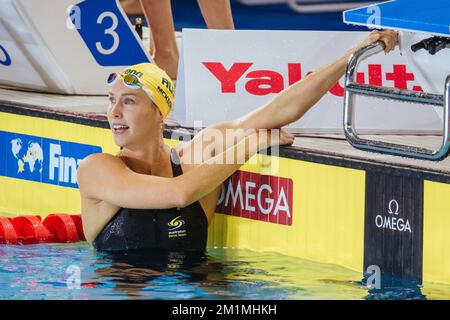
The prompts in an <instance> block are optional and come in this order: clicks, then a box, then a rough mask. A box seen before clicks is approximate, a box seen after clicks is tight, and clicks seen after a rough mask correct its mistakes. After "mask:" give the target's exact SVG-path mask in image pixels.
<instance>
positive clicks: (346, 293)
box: [0, 243, 450, 300]
mask: <svg viewBox="0 0 450 320" xmlns="http://www.w3.org/2000/svg"><path fill="white" fill-rule="evenodd" d="M404 298H406V299H450V286H446V285H434V284H425V285H423V286H416V285H411V286H405V285H403V286H401V287H392V288H389V289H385V290H376V291H370V292H369V290H368V288H367V287H366V286H365V285H364V284H363V282H362V275H361V274H360V273H358V272H354V271H351V270H348V269H345V268H342V267H339V266H334V265H328V264H321V263H316V262H311V261H307V260H302V259H298V258H293V257H288V256H284V255H280V254H277V253H259V252H253V251H249V250H242V249H223V248H221V249H215V248H210V249H208V251H207V254H206V256H202V257H197V256H194V257H184V256H179V255H172V256H166V255H161V256H156V257H155V256H152V257H147V256H146V257H142V256H139V257H136V256H117V255H116V256H113V255H107V254H103V253H98V252H95V251H94V250H93V249H92V248H91V247H90V246H89V245H88V244H86V243H78V244H39V245H27V246H4V245H3V246H0V299H3V300H4V299H276V300H278V299H404Z"/></svg>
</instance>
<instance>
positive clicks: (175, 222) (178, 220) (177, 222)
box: [167, 216, 186, 231]
mask: <svg viewBox="0 0 450 320" xmlns="http://www.w3.org/2000/svg"><path fill="white" fill-rule="evenodd" d="M185 223H186V222H184V220H183V219H181V216H178V217H176V218H174V219H172V220H171V221H170V222H169V223H168V224H167V225H168V226H169V227H172V228H171V229H169V231H173V230H177V229H178V228H181V227H182V226H184V224H185Z"/></svg>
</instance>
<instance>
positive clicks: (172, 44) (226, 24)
mask: <svg viewBox="0 0 450 320" xmlns="http://www.w3.org/2000/svg"><path fill="white" fill-rule="evenodd" d="M133 2H136V0H122V3H123V5H125V4H127V3H128V5H130V8H131V5H134V4H133ZM140 2H141V5H142V9H143V11H144V14H145V17H146V19H147V21H148V24H149V27H150V30H151V33H152V37H151V40H152V43H151V44H150V54H151V55H152V56H153V59H154V60H155V63H156V64H157V65H158V66H159V67H160V68H162V69H164V70H165V71H166V72H167V74H168V75H169V76H170V77H171V78H172V79H174V80H175V79H176V78H177V72H178V59H179V52H178V47H177V43H176V38H175V26H174V22H173V15H172V6H171V2H170V0H140ZM197 2H198V5H199V7H200V10H201V13H202V16H203V19H204V20H205V22H206V25H207V27H208V28H209V29H234V22H233V16H232V13H231V5H230V0H197Z"/></svg>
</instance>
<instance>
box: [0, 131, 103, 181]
mask: <svg viewBox="0 0 450 320" xmlns="http://www.w3.org/2000/svg"><path fill="white" fill-rule="evenodd" d="M101 152H102V148H101V147H98V146H92V145H87V144H80V143H74V142H68V141H60V140H53V139H47V138H42V137H37V136H29V135H24V134H19V133H13V132H7V131H0V154H1V155H2V157H1V158H0V176H5V177H10V178H16V179H22V180H30V181H36V182H41V183H48V184H54V185H59V186H64V187H70V188H78V184H77V169H78V165H79V163H80V161H81V160H83V159H84V158H85V157H87V156H88V155H90V154H92V153H101Z"/></svg>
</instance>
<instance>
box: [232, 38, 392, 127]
mask: <svg viewBox="0 0 450 320" xmlns="http://www.w3.org/2000/svg"><path fill="white" fill-rule="evenodd" d="M377 41H381V42H382V43H384V45H385V52H386V53H388V52H389V51H391V50H393V49H394V48H395V46H396V45H397V43H398V34H397V32H395V31H391V30H387V31H382V32H380V31H372V32H371V33H370V34H369V36H368V37H367V38H366V39H364V40H363V41H362V42H361V43H360V44H358V45H357V46H356V47H354V48H352V49H350V50H349V51H347V52H346V53H345V54H343V55H342V56H341V57H339V58H338V59H336V60H335V61H334V62H332V63H330V64H328V65H326V66H324V67H322V68H321V69H319V70H317V71H316V72H314V73H312V74H310V75H309V76H307V77H306V78H304V79H303V80H301V81H299V82H297V83H295V84H293V85H291V86H290V87H288V88H286V89H285V90H284V91H282V92H281V93H280V94H278V95H277V96H275V97H274V98H273V99H272V100H271V101H270V102H268V103H267V104H266V105H263V106H262V107H260V108H259V109H257V110H255V111H253V112H251V113H249V114H247V115H246V116H244V117H242V118H240V119H238V120H236V121H235V123H234V126H235V127H239V128H243V129H246V128H255V129H258V128H264V129H271V128H281V127H283V126H285V125H287V124H289V123H291V122H294V121H296V120H298V119H300V118H301V117H302V116H303V115H304V114H305V113H306V112H307V111H308V110H309V109H310V108H311V107H312V106H314V105H315V104H316V103H317V102H318V101H319V100H320V99H321V98H322V97H323V96H324V95H325V94H326V93H327V92H328V91H329V90H330V89H331V88H332V87H333V86H334V85H335V84H336V83H337V82H338V81H339V79H340V78H341V77H342V76H343V75H344V73H345V68H346V66H347V62H348V60H349V58H350V56H351V55H352V54H353V53H354V52H356V51H357V50H359V49H360V48H362V47H365V46H368V45H370V44H372V43H375V42H377Z"/></svg>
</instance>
